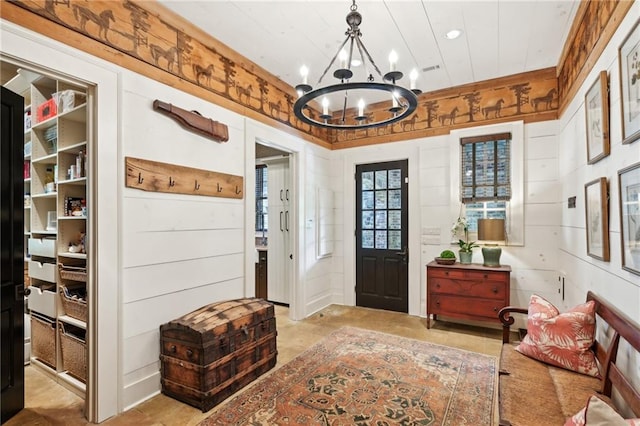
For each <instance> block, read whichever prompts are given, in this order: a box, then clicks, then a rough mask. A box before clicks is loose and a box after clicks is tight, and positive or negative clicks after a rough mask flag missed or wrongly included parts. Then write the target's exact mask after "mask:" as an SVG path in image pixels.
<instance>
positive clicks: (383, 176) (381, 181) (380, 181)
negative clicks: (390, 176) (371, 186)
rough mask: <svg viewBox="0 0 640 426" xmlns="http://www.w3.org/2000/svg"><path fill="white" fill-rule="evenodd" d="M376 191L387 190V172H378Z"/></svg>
mask: <svg viewBox="0 0 640 426" xmlns="http://www.w3.org/2000/svg"><path fill="white" fill-rule="evenodd" d="M376 189H387V171H386V170H378V171H376Z"/></svg>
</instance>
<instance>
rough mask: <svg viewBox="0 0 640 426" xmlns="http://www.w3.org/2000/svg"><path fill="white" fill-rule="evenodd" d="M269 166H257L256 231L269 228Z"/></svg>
mask: <svg viewBox="0 0 640 426" xmlns="http://www.w3.org/2000/svg"><path fill="white" fill-rule="evenodd" d="M267 194H268V190H267V166H265V165H260V166H256V231H257V232H262V231H267V229H268V222H269V221H268V210H267V209H268V207H269V206H268V201H267Z"/></svg>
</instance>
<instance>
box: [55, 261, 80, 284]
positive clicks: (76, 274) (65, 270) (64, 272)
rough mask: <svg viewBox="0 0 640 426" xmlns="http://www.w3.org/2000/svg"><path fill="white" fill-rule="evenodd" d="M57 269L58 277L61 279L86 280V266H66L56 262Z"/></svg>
mask: <svg viewBox="0 0 640 426" xmlns="http://www.w3.org/2000/svg"><path fill="white" fill-rule="evenodd" d="M58 270H59V271H60V278H62V279H63V280H71V281H80V282H83V283H86V282H87V268H85V267H80V266H67V265H63V264H62V263H58Z"/></svg>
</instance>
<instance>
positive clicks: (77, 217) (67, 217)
mask: <svg viewBox="0 0 640 426" xmlns="http://www.w3.org/2000/svg"><path fill="white" fill-rule="evenodd" d="M86 219H87V217H86V216H58V220H86Z"/></svg>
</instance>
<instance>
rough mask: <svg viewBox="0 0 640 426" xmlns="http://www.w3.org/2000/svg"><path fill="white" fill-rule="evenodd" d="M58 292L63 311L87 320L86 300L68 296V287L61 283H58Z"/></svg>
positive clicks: (81, 319)
mask: <svg viewBox="0 0 640 426" xmlns="http://www.w3.org/2000/svg"><path fill="white" fill-rule="evenodd" d="M59 292H60V301H61V302H62V309H63V310H64V313H65V314H66V315H68V316H70V317H71V318H75V319H78V320H80V321H84V322H87V301H86V300H80V299H74V298H73V297H70V293H69V290H68V288H67V287H66V286H64V285H62V284H60V287H59Z"/></svg>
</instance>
